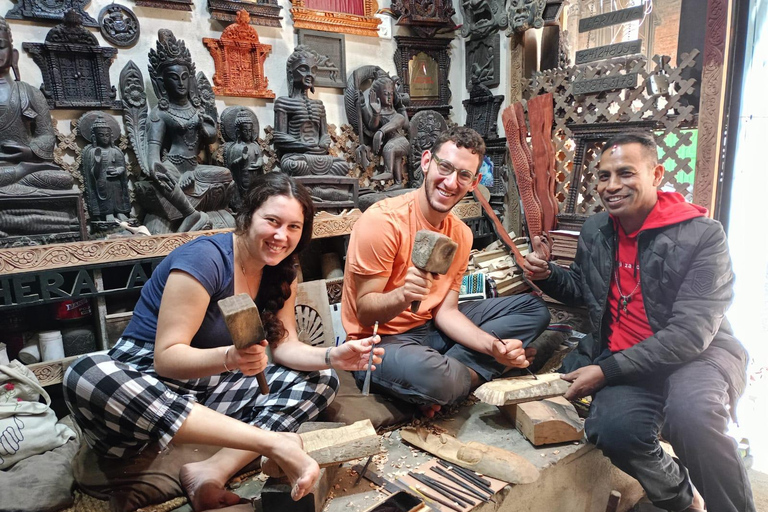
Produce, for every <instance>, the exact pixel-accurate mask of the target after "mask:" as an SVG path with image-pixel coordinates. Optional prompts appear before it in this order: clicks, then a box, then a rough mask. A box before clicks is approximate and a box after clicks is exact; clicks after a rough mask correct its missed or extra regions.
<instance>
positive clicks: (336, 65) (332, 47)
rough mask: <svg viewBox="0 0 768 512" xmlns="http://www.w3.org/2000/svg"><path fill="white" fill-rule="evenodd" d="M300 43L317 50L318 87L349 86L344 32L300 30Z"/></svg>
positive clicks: (316, 77) (316, 83) (338, 87)
mask: <svg viewBox="0 0 768 512" xmlns="http://www.w3.org/2000/svg"><path fill="white" fill-rule="evenodd" d="M298 37H299V44H300V45H302V44H303V45H307V46H309V47H310V48H312V49H313V50H315V51H316V52H317V54H318V55H319V56H320V60H319V62H318V63H317V74H316V75H315V85H317V86H318V87H335V88H337V89H343V88H345V87H346V86H347V57H346V45H345V39H344V34H332V33H329V32H320V31H317V30H299V31H298Z"/></svg>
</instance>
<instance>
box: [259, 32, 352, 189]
mask: <svg viewBox="0 0 768 512" xmlns="http://www.w3.org/2000/svg"><path fill="white" fill-rule="evenodd" d="M317 61H318V56H317V54H316V52H315V51H314V50H312V49H311V48H309V47H308V46H305V45H299V46H297V47H296V49H295V50H294V51H293V53H292V54H291V55H290V57H288V61H287V63H286V72H287V77H288V96H281V97H279V98H277V99H276V100H275V126H274V139H273V143H274V146H275V149H276V150H277V152H278V155H279V156H280V169H281V170H282V171H283V172H285V173H288V174H290V175H292V176H325V177H334V176H338V177H343V176H347V173H348V172H349V165H348V164H347V162H346V161H345V160H344V159H343V158H338V157H335V156H332V155H330V154H329V153H328V148H329V147H330V145H331V137H330V135H329V134H328V123H327V121H326V117H325V106H324V105H323V103H322V102H321V101H320V100H315V99H312V98H310V97H309V96H308V93H309V92H310V91H312V92H314V90H315V76H316V73H317ZM312 194H313V196H315V197H316V198H321V199H326V200H340V199H344V198H346V197H347V193H346V192H344V191H341V190H338V189H335V188H334V187H321V186H315V187H312Z"/></svg>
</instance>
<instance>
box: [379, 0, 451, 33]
mask: <svg viewBox="0 0 768 512" xmlns="http://www.w3.org/2000/svg"><path fill="white" fill-rule="evenodd" d="M390 8H391V9H392V12H393V13H394V15H395V16H397V17H398V18H397V24H398V25H400V26H405V27H409V28H410V29H411V30H412V31H413V33H414V34H415V35H417V36H419V37H423V38H429V37H435V34H436V33H437V32H438V31H441V32H448V31H451V30H455V29H456V24H455V23H454V22H453V20H451V16H453V15H454V14H456V11H455V10H454V8H453V2H452V0H433V1H430V0H393V1H392V5H391V7H390Z"/></svg>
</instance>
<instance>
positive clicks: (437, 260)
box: [411, 229, 459, 313]
mask: <svg viewBox="0 0 768 512" xmlns="http://www.w3.org/2000/svg"><path fill="white" fill-rule="evenodd" d="M458 248H459V244H457V243H456V242H454V241H453V240H451V239H450V238H448V237H447V236H445V235H443V234H441V233H435V232H434V231H430V230H428V229H422V230H421V231H417V232H416V237H415V238H414V240H413V250H412V251H411V262H412V263H413V266H414V267H416V268H418V269H419V270H424V271H426V272H431V273H432V274H445V273H447V272H448V269H449V268H451V263H453V257H454V256H456V250H457V249H458ZM419 305H421V301H419V300H415V301H413V302H411V312H413V313H418V312H419Z"/></svg>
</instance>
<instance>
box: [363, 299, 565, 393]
mask: <svg viewBox="0 0 768 512" xmlns="http://www.w3.org/2000/svg"><path fill="white" fill-rule="evenodd" d="M459 310H460V311H461V312H462V313H463V314H464V315H466V316H467V317H468V318H469V319H470V320H471V321H472V323H474V324H475V325H477V326H478V327H479V328H480V329H482V330H483V331H485V332H488V333H490V332H491V331H494V332H495V333H496V334H498V335H499V336H500V337H502V338H516V339H519V340H521V341H522V342H523V344H524V346H528V344H530V343H531V342H532V341H533V340H535V339H536V338H537V337H538V336H539V335H540V334H541V333H542V332H544V329H546V328H547V326H548V325H549V320H550V315H549V311H548V310H547V307H546V305H545V304H544V301H542V300H541V299H540V298H538V297H534V296H533V295H514V296H511V297H500V298H496V299H486V300H479V301H471V302H464V303H461V304H459ZM379 346H380V347H383V348H384V349H385V351H386V353H385V354H384V358H383V360H382V362H381V364H380V365H377V367H376V371H374V372H373V373H372V374H371V390H372V391H374V392H376V393H381V394H388V395H392V396H394V397H396V398H399V399H401V400H404V401H406V402H409V403H414V404H418V405H427V404H439V405H447V404H450V403H453V402H456V401H459V400H463V399H464V398H466V397H467V395H469V392H470V372H469V368H471V369H472V370H474V371H475V372H476V373H477V374H478V375H479V376H480V377H481V378H482V379H484V380H486V381H489V380H491V379H494V378H496V377H498V376H500V375H501V374H502V373H503V372H504V370H505V368H504V366H503V365H501V364H500V363H498V362H497V361H496V360H495V359H494V358H493V357H491V356H489V355H487V354H481V353H479V352H476V351H474V350H471V349H468V348H467V347H465V346H464V345H461V344H460V343H457V342H455V341H454V340H452V339H451V337H450V333H443V332H441V331H439V330H437V328H436V327H435V324H434V322H432V321H430V322H427V323H426V324H424V325H422V326H420V327H416V328H414V329H411V330H410V331H407V332H404V333H401V334H396V335H391V336H383V337H382V338H381V343H380V345H379ZM353 374H354V376H355V381H356V383H357V386H358V387H359V388H362V386H363V381H364V380H365V372H364V371H358V372H353Z"/></svg>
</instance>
